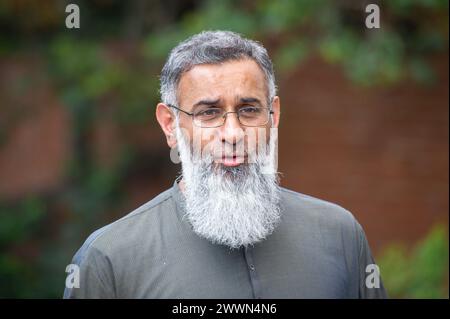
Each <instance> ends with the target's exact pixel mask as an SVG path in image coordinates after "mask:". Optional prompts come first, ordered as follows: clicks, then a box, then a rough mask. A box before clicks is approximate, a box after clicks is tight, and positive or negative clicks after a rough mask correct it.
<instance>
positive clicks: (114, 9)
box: [0, 0, 449, 298]
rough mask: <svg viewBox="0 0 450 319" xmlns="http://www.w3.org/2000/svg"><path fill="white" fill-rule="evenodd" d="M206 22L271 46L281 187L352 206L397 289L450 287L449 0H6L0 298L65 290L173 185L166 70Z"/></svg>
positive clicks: (431, 292) (418, 292)
mask: <svg viewBox="0 0 450 319" xmlns="http://www.w3.org/2000/svg"><path fill="white" fill-rule="evenodd" d="M69 3H75V4H78V5H79V8H80V16H81V28H80V29H67V28H66V27H65V19H66V16H67V15H68V13H66V12H65V7H66V5H67V4H69ZM369 3H376V4H378V5H379V7H380V9H381V28H380V29H367V28H366V27H365V24H364V21H365V19H366V16H367V15H368V13H366V12H365V7H366V5H367V4H369ZM208 29H209V30H211V29H226V30H232V31H237V32H240V33H242V34H243V35H245V36H247V37H250V38H253V39H256V40H259V41H261V42H262V43H263V44H264V45H265V46H266V47H267V49H268V51H269V53H270V55H271V57H272V58H273V61H274V64H275V72H276V76H277V81H278V85H279V95H280V96H281V102H282V118H281V127H280V130H279V136H280V145H279V152H280V153H279V169H280V171H281V172H282V173H283V177H282V185H283V186H285V187H287V188H291V189H293V190H295V191H298V192H302V193H306V194H309V195H312V196H315V197H319V198H321V199H325V200H328V201H332V202H335V203H337V204H339V205H341V206H343V207H345V208H347V209H348V210H350V211H351V212H352V213H353V214H354V215H355V217H356V218H357V219H358V221H359V222H360V223H361V225H362V226H363V228H364V229H365V231H366V234H367V237H368V240H369V243H370V245H371V247H372V250H373V253H374V255H375V258H376V261H377V263H378V264H379V266H380V268H381V274H382V277H383V279H384V282H385V285H386V287H387V289H388V292H389V294H390V296H391V297H396V298H448V216H449V215H448V213H449V200H448V199H449V197H448V192H449V171H448V168H449V166H448V164H449V158H448V155H449V153H448V146H449V143H448V142H449V135H448V134H449V122H448V121H449V118H448V116H449V114H448V113H449V89H448V85H449V83H448V82H449V81H448V70H449V58H448V53H449V46H448V37H449V33H448V30H449V21H448V1H446V0H409V1H408V0H393V1H357V0H355V1H351V0H346V1H331V0H314V1H312V0H298V1H294V0H291V1H286V0H284V1H281V0H279V1H269V0H256V1H247V0H244V1H231V0H229V1H208V0H205V1H200V0H188V1H182V0H164V1H163V0H149V1H144V0H130V1H118V0H90V1H87V0H86V1H81V0H74V1H58V0H42V1H32V0H15V1H13V0H2V1H1V2H0V297H2V298H60V297H61V296H62V292H63V289H64V282H65V275H66V273H65V268H66V265H67V264H69V263H70V261H71V258H72V256H73V254H74V253H75V251H76V250H77V249H78V248H79V247H80V246H81V245H82V243H83V242H84V240H85V239H86V237H87V236H88V235H89V234H90V233H92V232H93V231H94V230H96V229H97V228H99V227H101V226H103V225H105V224H107V223H110V222H112V221H114V220H116V219H118V218H120V217H122V216H124V215H125V214H127V213H128V212H130V211H131V210H133V209H134V208H136V207H138V206H140V205H141V204H143V203H145V202H146V201H148V200H150V199H151V198H153V197H154V196H155V195H157V194H158V193H160V192H162V191H163V190H165V189H167V188H169V187H170V186H171V185H172V183H173V180H174V178H175V177H176V175H177V174H178V172H179V170H180V167H179V166H178V165H175V164H173V163H172V162H171V161H170V158H169V149H168V147H167V145H166V143H165V139H164V136H163V134H162V132H161V130H160V128H159V126H158V124H157V122H156V119H155V116H154V111H155V106H156V104H157V103H158V101H159V95H158V76H159V72H160V70H161V68H162V65H163V63H164V60H165V58H166V57H167V54H168V52H169V50H170V49H171V48H172V47H173V46H175V45H176V44H177V43H178V42H179V41H180V40H183V39H185V38H186V37H187V36H189V35H192V34H194V33H197V32H199V31H202V30H208Z"/></svg>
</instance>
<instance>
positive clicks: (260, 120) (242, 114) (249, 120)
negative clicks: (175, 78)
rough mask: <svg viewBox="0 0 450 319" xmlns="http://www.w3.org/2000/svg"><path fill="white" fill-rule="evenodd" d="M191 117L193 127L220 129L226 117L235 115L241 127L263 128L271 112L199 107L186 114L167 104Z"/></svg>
mask: <svg viewBox="0 0 450 319" xmlns="http://www.w3.org/2000/svg"><path fill="white" fill-rule="evenodd" d="M167 105H168V106H170V107H173V108H174V109H177V110H179V111H181V112H183V113H185V114H187V115H189V116H191V117H192V121H193V123H194V125H196V126H198V127H202V128H213V127H220V126H222V125H224V124H225V120H226V118H227V115H228V114H230V113H236V115H237V118H238V121H239V123H240V124H241V125H243V126H250V127H256V126H264V125H266V124H267V123H268V122H269V118H270V115H271V114H273V111H272V110H271V109H269V108H268V107H260V106H244V107H241V108H240V109H239V110H238V111H236V112H225V110H224V109H222V108H220V107H200V108H199V109H197V110H194V112H192V113H191V112H187V111H185V110H182V109H180V108H179V107H176V106H174V105H171V104H167Z"/></svg>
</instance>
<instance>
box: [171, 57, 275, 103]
mask: <svg viewBox="0 0 450 319" xmlns="http://www.w3.org/2000/svg"><path fill="white" fill-rule="evenodd" d="M243 96H245V97H255V98H258V99H260V100H261V101H264V100H265V97H266V96H267V87H266V79H265V77H264V73H263V71H262V70H261V68H260V67H259V66H258V64H257V63H256V62H255V61H253V60H251V59H243V60H237V61H227V62H224V63H221V64H203V65H197V66H195V67H193V68H192V69H191V70H189V71H187V72H185V73H184V74H183V75H182V76H181V79H180V82H179V85H178V101H179V103H180V105H186V106H190V105H193V104H195V103H196V102H197V101H198V100H202V99H220V100H223V101H229V100H231V99H236V98H238V97H243Z"/></svg>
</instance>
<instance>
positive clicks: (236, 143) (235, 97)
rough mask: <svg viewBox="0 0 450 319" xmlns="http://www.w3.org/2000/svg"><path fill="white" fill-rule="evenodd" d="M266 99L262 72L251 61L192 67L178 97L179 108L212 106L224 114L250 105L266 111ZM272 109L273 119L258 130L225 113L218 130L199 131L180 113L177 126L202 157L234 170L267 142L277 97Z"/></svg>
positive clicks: (275, 119)
mask: <svg viewBox="0 0 450 319" xmlns="http://www.w3.org/2000/svg"><path fill="white" fill-rule="evenodd" d="M267 97H268V91H267V85H266V79H265V76H264V73H263V72H262V70H261V69H260V68H259V66H258V65H257V64H256V62H254V61H253V60H250V59H243V60H238V61H229V62H225V63H222V64H207V65H198V66H195V67H193V68H192V69H191V70H189V71H188V72H186V73H184V74H183V75H182V77H181V79H180V82H179V87H178V96H177V98H178V106H179V107H180V108H182V109H183V110H185V111H188V112H195V111H198V110H204V109H207V108H211V107H219V108H221V109H223V110H224V111H226V112H236V111H238V110H239V109H242V108H245V107H249V106H250V107H263V108H268V107H270V105H269V104H268V102H269V101H268V98H267ZM272 109H273V112H274V114H273V119H270V117H269V118H268V121H267V123H265V124H264V125H262V126H259V127H248V126H243V125H241V124H240V122H239V121H238V118H237V114H236V113H234V114H233V113H230V114H228V115H227V117H226V121H225V123H224V124H223V125H222V126H220V127H215V128H203V127H202V128H200V127H198V126H196V125H195V124H194V123H193V121H192V118H191V117H190V116H189V115H187V114H184V113H182V112H180V115H179V125H180V127H181V128H182V129H183V131H184V133H185V134H186V135H187V136H189V138H190V141H191V144H192V146H193V147H199V148H201V152H202V153H204V154H209V153H211V154H212V156H213V158H214V162H215V163H216V164H218V165H219V164H221V165H223V166H228V167H234V166H238V165H240V164H242V163H243V162H248V161H249V160H251V159H249V154H254V153H255V152H256V151H257V147H258V145H259V143H261V144H263V143H264V144H265V143H267V141H268V138H269V135H270V134H269V128H270V127H271V126H272V121H273V126H272V127H277V126H278V119H279V99H278V97H275V98H274V99H273V102H272ZM199 151H200V150H199Z"/></svg>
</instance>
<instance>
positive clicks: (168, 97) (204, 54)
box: [160, 31, 277, 105]
mask: <svg viewBox="0 0 450 319" xmlns="http://www.w3.org/2000/svg"><path fill="white" fill-rule="evenodd" d="M243 58H250V59H252V60H254V61H255V62H256V63H257V64H258V65H259V67H260V68H261V69H262V71H263V72H264V75H265V78H266V82H267V89H268V95H269V96H268V97H267V99H268V102H269V103H270V101H271V100H272V98H273V97H274V96H275V95H276V90H277V87H276V85H275V75H274V72H273V65H272V61H271V60H270V58H269V55H268V54H267V50H266V49H265V48H264V47H263V46H262V45H261V44H260V43H258V42H256V41H253V40H249V39H245V38H243V37H242V36H240V35H239V34H237V33H235V32H231V31H203V32H201V33H198V34H196V35H193V36H191V37H190V38H188V39H186V40H185V41H183V42H181V43H179V44H178V45H177V46H176V47H175V48H173V49H172V51H171V52H170V55H169V57H168V59H167V61H166V64H165V65H164V67H163V69H162V71H161V77H160V81H161V88H160V92H161V100H162V102H163V103H165V104H171V105H178V103H177V89H178V83H179V81H180V78H181V76H182V74H183V73H184V72H187V71H189V70H190V69H191V68H193V67H194V66H196V65H200V64H219V63H222V62H226V61H230V60H240V59H243Z"/></svg>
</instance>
